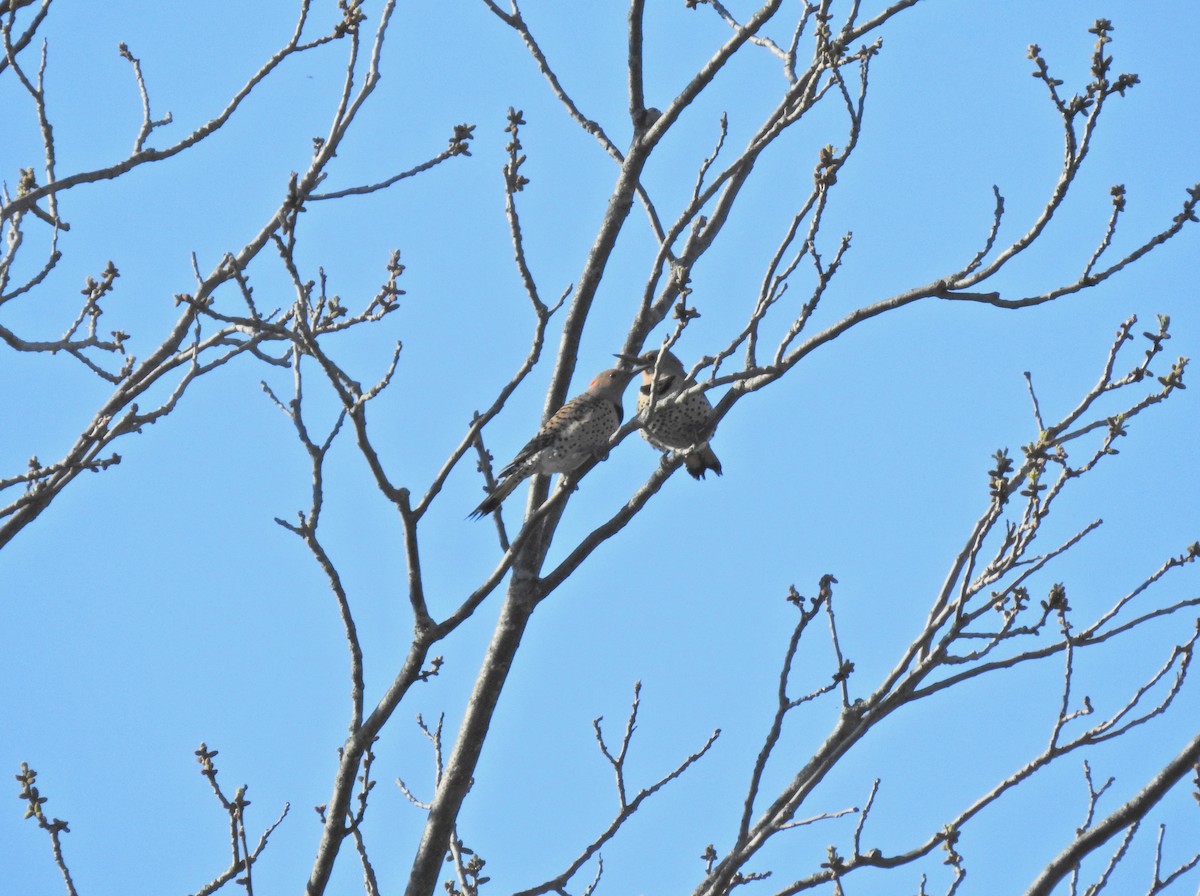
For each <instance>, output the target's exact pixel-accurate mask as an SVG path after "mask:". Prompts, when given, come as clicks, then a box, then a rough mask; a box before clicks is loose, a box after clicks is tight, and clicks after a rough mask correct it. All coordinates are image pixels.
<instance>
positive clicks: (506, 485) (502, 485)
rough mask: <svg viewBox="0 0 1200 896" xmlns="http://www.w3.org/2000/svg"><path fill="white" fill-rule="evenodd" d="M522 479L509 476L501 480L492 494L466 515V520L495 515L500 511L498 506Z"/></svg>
mask: <svg viewBox="0 0 1200 896" xmlns="http://www.w3.org/2000/svg"><path fill="white" fill-rule="evenodd" d="M523 478H524V477H520V476H510V477H508V478H507V479H501V480H500V481H499V482H498V483H497V484H496V487H495V488H494V489H493V490H492V493H491V494H490V495H488V496H487V497H486V498H484V499H483V502H482V503H481V504H480V505H479V506H478V507H476V508H475V509H474V510H472V511H471V513H470V514H468V519H472V520H478V519H482V518H483V517H485V516H487V515H489V514H492V513H495V512H496V511H497V510H499V509H500V505H501V504H502V503H504V499H505V498H507V497H508V496H509V495H511V494H512V493H513V489H515V488H516V487H517V486H518V485H520V484H521V481H522V479H523Z"/></svg>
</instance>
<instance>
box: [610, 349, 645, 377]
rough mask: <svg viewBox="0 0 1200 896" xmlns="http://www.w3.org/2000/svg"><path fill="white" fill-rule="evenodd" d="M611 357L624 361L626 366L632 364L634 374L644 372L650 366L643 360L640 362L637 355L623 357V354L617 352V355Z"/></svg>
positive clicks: (640, 359)
mask: <svg viewBox="0 0 1200 896" xmlns="http://www.w3.org/2000/svg"><path fill="white" fill-rule="evenodd" d="M613 357H614V358H619V359H620V360H622V361H624V362H625V363H626V364H632V365H633V371H634V373H637V372H638V371H639V370H645V369H646V368H647V367H649V366H650V365H649V364H647V363H646V362H645V361H644V360H642V358H641V357H639V356H637V355H625V354H621V353H620V352H618V353H616V354H614V355H613Z"/></svg>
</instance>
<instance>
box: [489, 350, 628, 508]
mask: <svg viewBox="0 0 1200 896" xmlns="http://www.w3.org/2000/svg"><path fill="white" fill-rule="evenodd" d="M641 369H642V368H641V365H640V364H639V363H637V362H634V366H633V367H632V368H631V369H629V370H604V371H601V372H600V373H599V374H598V375H597V376H596V378H595V379H594V380H592V383H591V385H590V386H588V390H587V391H586V392H584V393H583V394H582V395H577V396H575V397H574V398H572V399H571V400H570V401H568V402H567V403H566V404H564V405H563V406H562V407H561V408H559V409H558V410H557V411H555V412H554V415H553V416H552V417H551V418H550V419H549V420H547V421H546V423H545V424H544V425H543V426H542V428H541V429H539V430H538V433H537V435H535V436H534V437H533V438H532V439H530V440H529V444H527V445H526V446H525V447H524V448H522V449H521V450H520V451H518V452H517V456H516V457H514V458H513V460H512V463H510V464H509V465H508V466H506V467H505V468H504V469H503V470H501V471H500V480H499V482H497V483H496V487H495V489H493V490H492V493H491V494H490V495H488V496H487V497H486V498H484V499H483V503H482V504H480V505H479V506H478V507H476V508H475V510H474V511H472V513H471V518H472V519H479V518H480V517H484V516H487V515H488V514H489V513H493V512H495V511H496V510H499V509H500V504H501V502H502V501H503V500H504V499H505V498H507V497H508V496H509V495H510V494H512V492H513V489H515V488H516V487H517V486H518V485H520V484H521V482H522V481H524V480H525V479H526V478H528V477H530V476H532V475H533V474H534V473H570V472H572V471H573V470H577V469H578V468H579V467H581V466H582V465H583V463H584V461H586V460H587V459H588V458H589V457H593V456H597V457H599V456H602V455H604V454H605V453H606V451H607V448H608V440H609V439H610V438H612V434H613V433H614V432H616V431H617V427H618V426H620V425H621V420H622V419H623V417H624V411H623V409H622V408H621V394H622V393H623V392H624V391H625V387H626V386H627V385H629V381H630V380H631V379H632V378H633V375H634V374H635V373H637V372H638V371H639V370H641Z"/></svg>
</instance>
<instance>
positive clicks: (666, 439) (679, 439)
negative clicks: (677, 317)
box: [631, 350, 721, 479]
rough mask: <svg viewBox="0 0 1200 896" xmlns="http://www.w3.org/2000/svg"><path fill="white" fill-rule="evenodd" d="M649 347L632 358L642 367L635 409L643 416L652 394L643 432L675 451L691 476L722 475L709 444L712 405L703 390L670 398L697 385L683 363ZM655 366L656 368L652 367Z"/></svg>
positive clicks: (653, 442) (663, 448)
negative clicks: (646, 350)
mask: <svg viewBox="0 0 1200 896" xmlns="http://www.w3.org/2000/svg"><path fill="white" fill-rule="evenodd" d="M661 354H662V358H661V360H660V359H659V352H658V351H657V350H656V351H650V352H646V353H645V354H644V355H642V356H640V357H639V358H637V359H631V360H632V361H633V362H634V363H635V364H637V365H639V366H641V367H642V368H643V371H642V385H641V387H640V388H639V390H638V413H639V414H642V415H643V416H645V414H646V412H647V411H648V410H649V409H650V401H651V398H652V397H653V400H654V408H653V411H652V412H651V414H650V418H649V419H648V420H645V421H644V426H643V428H642V436H643V437H644V438H645V439H646V441H647V442H649V443H650V444H651V445H653V446H654V447H655V448H657V449H658V450H659V451H678V452H680V453H682V454H683V465H684V466H685V467H686V468H687V471H688V473H690V474H691V476H692V478H693V479H703V478H704V474H705V473H707V472H708V471H709V470H712V471H713V472H714V473H716V474H717V475H718V476H720V475H721V462H720V461H719V460H717V456H716V455H715V454H714V453H713V450H712V448H710V447H709V445H708V440H709V438H710V437H711V436H712V432H710V431H709V429H708V427H709V421H710V420H711V419H712V405H711V404H709V402H708V398H707V396H705V394H704V393H703V392H695V393H693V394H692V395H690V396H689V397H687V398H685V399H684V400H683V401H682V402H680V403H678V404H674V403H672V401H671V400H672V399H673V398H674V397H675V396H676V395H678V394H679V393H681V392H683V391H685V390H686V389H689V388H691V387H692V386H695V385H696V381H695V380H694V379H692V378H690V377H689V376H688V375H687V371H686V370H684V367H683V364H682V363H680V361H679V359H678V358H676V357H675V356H674V355H673V354H671V353H670V352H668V351H664V352H662V353H661ZM656 366H657V368H658V370H657V372H656V371H655V367H656Z"/></svg>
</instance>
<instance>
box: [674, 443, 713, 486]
mask: <svg viewBox="0 0 1200 896" xmlns="http://www.w3.org/2000/svg"><path fill="white" fill-rule="evenodd" d="M683 465H684V466H685V467H687V471H688V473H690V474H691V476H692V478H693V479H703V478H704V474H705V473H707V472H708V471H709V470H712V471H713V472H714V473H716V474H717V475H718V476H720V475H721V462H720V461H719V460H717V455H716V454H714V453H713V450H712V448H710V447H709V446H708V445H704V446H702V447H701V448H699V449H698V450H696V451H693V452H692V453H691V454H689V455H687V456H686V457H685V458H684V459H683Z"/></svg>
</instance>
